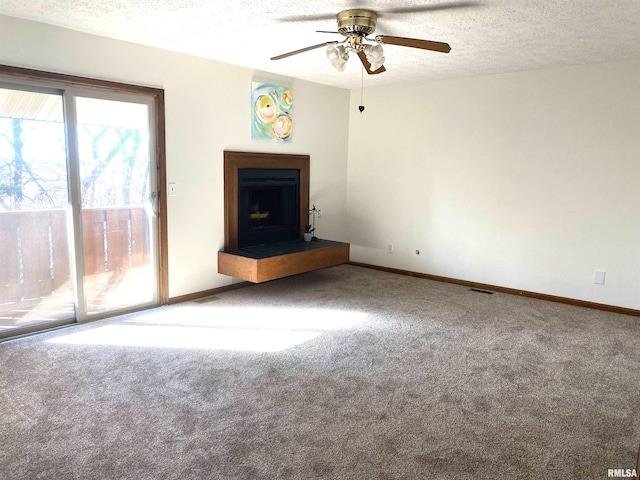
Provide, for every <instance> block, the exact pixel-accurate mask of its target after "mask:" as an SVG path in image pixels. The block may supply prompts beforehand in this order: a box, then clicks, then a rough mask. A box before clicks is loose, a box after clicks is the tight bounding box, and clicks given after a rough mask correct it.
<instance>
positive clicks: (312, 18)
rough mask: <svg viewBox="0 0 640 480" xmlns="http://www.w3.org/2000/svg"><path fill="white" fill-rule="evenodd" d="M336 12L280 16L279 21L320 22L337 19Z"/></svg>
mask: <svg viewBox="0 0 640 480" xmlns="http://www.w3.org/2000/svg"><path fill="white" fill-rule="evenodd" d="M335 19H336V14H335V13H319V14H317V15H292V16H290V17H280V18H278V22H318V21H320V20H335Z"/></svg>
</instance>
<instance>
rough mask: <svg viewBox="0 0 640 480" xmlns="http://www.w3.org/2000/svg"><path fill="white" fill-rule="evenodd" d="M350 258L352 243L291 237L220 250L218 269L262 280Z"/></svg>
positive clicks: (322, 266)
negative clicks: (283, 240) (307, 240)
mask: <svg viewBox="0 0 640 480" xmlns="http://www.w3.org/2000/svg"><path fill="white" fill-rule="evenodd" d="M348 261H349V244H348V243H342V242H334V241H331V240H313V241H311V242H305V241H303V240H291V241H288V242H280V243H271V244H268V245H256V246H252V247H243V248H239V249H237V250H222V251H219V252H218V273H222V274H224V275H230V276H232V277H235V278H240V279H242V280H246V281H248V282H253V283H261V282H266V281H269V280H275V279H277V278H283V277H288V276H290V275H297V274H299V273H304V272H310V271H312V270H319V269H321V268H327V267H333V266H336V265H340V264H342V263H347V262H348Z"/></svg>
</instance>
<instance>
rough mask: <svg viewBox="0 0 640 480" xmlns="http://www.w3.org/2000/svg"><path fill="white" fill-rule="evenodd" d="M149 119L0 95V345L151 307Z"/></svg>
mask: <svg viewBox="0 0 640 480" xmlns="http://www.w3.org/2000/svg"><path fill="white" fill-rule="evenodd" d="M151 112H153V103H152V99H149V98H146V97H142V96H141V97H140V98H137V97H134V96H124V95H115V94H109V95H108V97H107V96H106V95H105V94H102V93H100V94H96V93H95V92H89V94H88V92H86V91H80V90H77V91H74V90H73V89H66V88H64V89H60V90H54V89H48V88H46V87H44V88H43V87H40V86H33V85H29V86H24V85H21V86H19V87H16V86H14V85H11V84H0V338H2V337H7V336H12V335H15V334H18V333H23V332H27V331H30V330H34V329H38V328H46V327H50V326H55V325H57V324H63V323H68V322H74V321H82V320H86V319H90V318H93V317H96V316H98V315H107V314H110V313H115V312H119V311H126V310H130V309H134V308H140V307H142V306H151V305H155V304H157V303H158V283H159V281H158V270H159V268H158V255H157V252H158V246H157V231H158V227H157V218H156V217H157V216H156V211H157V205H156V202H157V198H156V194H155V192H156V191H157V185H156V176H155V173H156V159H155V158H154V154H155V151H156V149H155V148H154V142H155V139H154V138H153V134H152V132H154V128H153V116H152V115H151Z"/></svg>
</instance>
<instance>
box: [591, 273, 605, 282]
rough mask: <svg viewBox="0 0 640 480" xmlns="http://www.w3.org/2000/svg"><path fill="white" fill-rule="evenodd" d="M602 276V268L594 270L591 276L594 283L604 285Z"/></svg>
mask: <svg viewBox="0 0 640 480" xmlns="http://www.w3.org/2000/svg"><path fill="white" fill-rule="evenodd" d="M604 276H605V272H603V271H602V270H596V273H595V275H594V277H593V283H595V284H596V285H604Z"/></svg>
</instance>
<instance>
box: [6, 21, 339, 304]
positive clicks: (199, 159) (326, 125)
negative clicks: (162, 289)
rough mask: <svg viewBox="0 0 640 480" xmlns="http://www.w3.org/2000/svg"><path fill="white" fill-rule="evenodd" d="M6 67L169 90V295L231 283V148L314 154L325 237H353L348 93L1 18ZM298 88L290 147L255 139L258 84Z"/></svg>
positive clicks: (314, 188) (314, 195)
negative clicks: (222, 269)
mask: <svg viewBox="0 0 640 480" xmlns="http://www.w3.org/2000/svg"><path fill="white" fill-rule="evenodd" d="M0 63H3V64H7V65H13V66H19V67H26V68H34V69H39V70H46V71H52V72H59V73H65V74H71V75H81V76H87V77H92V78H97V79H104V80H112V81H118V82H126V83H132V84H138V85H145V86H151V87H156V88H163V89H164V90H165V100H166V138H167V140H166V145H167V179H168V181H169V182H175V183H176V184H177V190H178V195H177V196H176V197H169V198H168V201H169V205H168V236H169V295H170V296H172V297H174V296H179V295H184V294H188V293H194V292H199V291H203V290H207V289H211V288H215V287H219V286H223V285H228V284H230V283H231V281H232V279H231V278H230V277H227V276H224V275H218V273H217V270H218V269H217V252H218V250H219V249H221V248H222V246H223V242H224V233H223V223H224V222H223V151H224V150H239V151H262V152H277V153H296V154H309V155H310V156H311V193H310V196H311V201H312V202H315V203H317V205H318V207H319V208H321V209H322V211H323V218H322V219H321V220H320V221H318V222H317V224H316V226H317V230H318V235H319V236H321V237H325V238H332V239H335V240H344V239H345V211H346V172H347V170H346V169H347V147H348V145H347V142H348V133H347V132H348V116H349V110H348V106H349V92H348V91H346V90H341V89H336V88H331V87H324V86H321V85H317V84H313V83H309V82H303V81H299V80H293V79H287V78H282V77H277V76H270V75H268V74H265V73H262V72H255V71H252V70H249V69H246V68H240V67H234V66H231V65H227V64H222V63H219V62H214V61H209V60H205V59H201V58H197V57H193V56H188V55H183V54H178V53H173V52H168V51H164V50H159V49H154V48H149V47H145V46H141V45H135V44H131V43H126V42H120V41H115V40H110V39H107V38H104V37H98V36H93V35H87V34H83V33H79V32H74V31H71V30H66V29H61V28H56V27H52V26H47V25H44V24H40V23H34V22H28V21H23V20H19V19H15V18H10V17H5V16H0ZM252 80H256V81H272V82H274V83H278V84H281V85H287V86H291V87H293V90H294V132H293V139H292V142H291V143H290V144H278V143H275V142H269V141H257V140H251V131H250V121H251V120H250V111H251V109H250V94H251V81H252Z"/></svg>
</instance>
